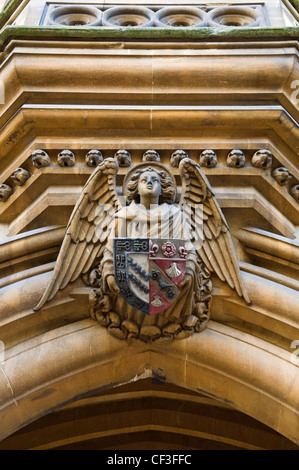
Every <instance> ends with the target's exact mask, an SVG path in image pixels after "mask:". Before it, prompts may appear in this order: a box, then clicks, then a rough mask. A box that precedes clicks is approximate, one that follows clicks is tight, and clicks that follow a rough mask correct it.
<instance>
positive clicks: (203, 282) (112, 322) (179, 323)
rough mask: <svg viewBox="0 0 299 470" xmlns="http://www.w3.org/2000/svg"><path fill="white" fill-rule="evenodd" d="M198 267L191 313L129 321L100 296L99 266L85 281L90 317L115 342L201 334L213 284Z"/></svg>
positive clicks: (183, 337) (129, 319)
mask: <svg viewBox="0 0 299 470" xmlns="http://www.w3.org/2000/svg"><path fill="white" fill-rule="evenodd" d="M199 267H200V272H199V276H198V285H199V290H198V292H197V294H196V299H195V307H194V311H193V314H192V315H187V316H186V315H184V312H181V314H180V316H179V318H178V319H176V320H175V321H171V320H170V319H169V318H168V317H167V314H166V312H165V314H164V312H161V313H159V314H157V315H152V316H151V315H146V314H142V313H140V314H139V315H138V316H136V317H135V319H134V320H132V319H131V318H128V316H127V312H126V310H125V309H124V311H123V312H122V313H121V314H120V313H116V312H114V311H112V310H111V300H110V297H109V296H108V295H106V294H103V290H102V286H101V284H102V276H101V270H100V266H99V267H98V268H95V269H93V270H92V271H91V272H90V274H89V277H88V280H87V283H88V284H89V285H90V286H91V287H92V289H91V291H90V295H89V306H90V315H91V317H92V318H93V319H94V320H96V321H98V322H99V324H100V325H102V326H103V327H105V328H107V330H108V331H109V333H110V334H111V335H113V336H114V337H116V338H118V339H126V340H140V341H142V342H145V343H150V342H153V341H156V340H158V339H169V340H173V339H185V338H188V337H189V336H191V335H192V334H194V333H200V332H202V331H203V330H204V329H205V328H206V326H207V324H208V321H209V318H210V306H211V301H212V289H213V285H212V281H211V275H210V272H209V271H208V269H207V268H206V267H205V266H204V264H203V263H201V264H200V266H199Z"/></svg>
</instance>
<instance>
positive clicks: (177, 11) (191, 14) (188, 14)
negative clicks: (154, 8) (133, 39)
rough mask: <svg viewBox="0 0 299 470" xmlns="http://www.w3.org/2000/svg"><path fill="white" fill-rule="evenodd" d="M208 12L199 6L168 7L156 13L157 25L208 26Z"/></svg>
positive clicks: (180, 26) (170, 26) (175, 26)
mask: <svg viewBox="0 0 299 470" xmlns="http://www.w3.org/2000/svg"><path fill="white" fill-rule="evenodd" d="M206 24H207V22H206V13H205V12H204V11H202V10H200V9H199V8H188V7H166V8H162V9H161V10H159V11H158V12H157V13H156V26H158V27H162V28H165V27H168V28H190V27H199V26H200V27H202V26H206Z"/></svg>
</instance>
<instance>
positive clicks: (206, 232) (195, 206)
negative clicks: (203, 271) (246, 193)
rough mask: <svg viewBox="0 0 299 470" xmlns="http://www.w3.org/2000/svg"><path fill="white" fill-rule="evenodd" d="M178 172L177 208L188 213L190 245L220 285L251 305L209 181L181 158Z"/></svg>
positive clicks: (185, 159)
mask: <svg viewBox="0 0 299 470" xmlns="http://www.w3.org/2000/svg"><path fill="white" fill-rule="evenodd" d="M179 168H180V174H181V178H182V195H181V200H180V205H181V207H182V209H183V206H184V205H185V206H186V205H188V210H189V211H190V212H191V214H190V215H191V218H190V217H189V219H190V221H191V233H192V238H193V239H192V240H191V241H192V242H193V244H194V246H195V249H196V251H197V254H198V256H199V257H200V258H201V260H202V261H203V263H204V264H205V266H206V267H207V268H208V269H209V271H210V272H213V271H214V272H215V273H216V274H217V275H218V277H219V278H220V279H221V281H225V282H227V283H228V285H229V286H230V287H231V288H232V289H235V290H236V291H237V293H238V294H239V296H240V297H243V298H244V299H245V300H246V302H247V303H250V299H249V297H248V294H247V292H246V289H245V287H244V285H243V282H242V279H241V275H240V271H239V266H238V261H237V258H236V254H235V250H234V246H233V242H232V239H231V235H230V233H229V228H228V226H227V223H226V221H225V218H224V216H223V214H222V211H221V209H220V207H219V205H218V202H217V200H216V198H215V195H214V192H213V189H212V188H211V186H210V183H209V181H208V180H207V178H206V176H205V175H204V173H203V171H202V170H201V168H200V166H199V165H198V164H197V163H196V162H194V161H193V160H191V159H189V158H184V159H183V160H182V161H181V163H180V166H179ZM199 208H200V210H199ZM183 210H184V209H183ZM198 214H200V215H198ZM198 217H200V220H198ZM198 222H200V224H198Z"/></svg>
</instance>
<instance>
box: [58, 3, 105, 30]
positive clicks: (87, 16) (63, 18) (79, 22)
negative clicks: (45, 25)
mask: <svg viewBox="0 0 299 470" xmlns="http://www.w3.org/2000/svg"><path fill="white" fill-rule="evenodd" d="M101 21H102V12H101V11H100V10H98V9H97V8H94V7H85V6H65V7H58V8H55V9H54V10H53V11H52V12H51V14H50V19H49V23H50V24H53V25H64V26H98V25H100V24H101Z"/></svg>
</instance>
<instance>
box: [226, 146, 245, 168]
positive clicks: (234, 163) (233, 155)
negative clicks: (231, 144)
mask: <svg viewBox="0 0 299 470" xmlns="http://www.w3.org/2000/svg"><path fill="white" fill-rule="evenodd" d="M226 163H227V166H229V167H231V168H241V167H243V166H244V165H245V155H244V153H243V152H242V150H240V149H233V150H231V151H230V152H229V154H228V156H227V160H226Z"/></svg>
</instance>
